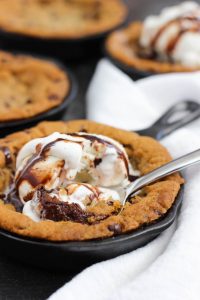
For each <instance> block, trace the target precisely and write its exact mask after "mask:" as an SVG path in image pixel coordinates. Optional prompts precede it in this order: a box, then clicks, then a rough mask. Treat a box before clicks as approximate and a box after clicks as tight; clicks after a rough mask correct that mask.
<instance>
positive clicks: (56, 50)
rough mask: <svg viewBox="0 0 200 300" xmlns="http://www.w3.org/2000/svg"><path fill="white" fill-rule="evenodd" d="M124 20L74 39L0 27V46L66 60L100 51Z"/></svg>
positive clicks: (88, 55)
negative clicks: (19, 31)
mask: <svg viewBox="0 0 200 300" xmlns="http://www.w3.org/2000/svg"><path fill="white" fill-rule="evenodd" d="M126 20H127V17H125V19H124V20H123V21H122V22H121V23H119V24H118V25H117V26H115V27H112V28H111V29H109V30H106V31H103V32H101V33H97V34H93V35H90V36H85V37H80V38H76V39H70V38H66V39H64V38H63V39H61V38H39V37H32V36H28V35H24V34H19V33H13V32H7V31H4V30H2V29H0V41H1V47H2V48H4V49H9V50H19V51H28V52H29V51H32V52H35V53H39V54H48V55H51V56H55V57H58V58H61V59H67V60H74V59H82V58H85V57H90V56H91V55H92V56H94V54H95V55H96V54H97V53H98V52H100V50H101V44H102V42H103V41H104V39H105V37H106V36H107V35H108V34H109V33H111V32H112V31H113V30H116V29H118V28H120V27H121V26H123V25H125V24H126Z"/></svg>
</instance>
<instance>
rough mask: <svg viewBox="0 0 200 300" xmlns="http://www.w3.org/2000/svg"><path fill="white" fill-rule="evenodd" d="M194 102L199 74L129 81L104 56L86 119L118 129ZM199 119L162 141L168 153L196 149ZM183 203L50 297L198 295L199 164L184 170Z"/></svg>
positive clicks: (185, 299)
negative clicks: (125, 250)
mask: <svg viewBox="0 0 200 300" xmlns="http://www.w3.org/2000/svg"><path fill="white" fill-rule="evenodd" d="M183 99H184V100H185V99H190V100H196V101H199V102H200V73H198V72H197V73H192V74H187V73H186V74H169V75H157V76H152V77H149V78H147V79H142V80H140V81H137V82H133V81H132V80H131V79H130V78H129V77H128V76H126V75H125V74H123V73H122V72H121V71H120V70H118V69H117V68H116V67H114V66H113V65H112V64H111V63H109V62H108V61H106V60H102V61H101V62H100V63H99V64H98V66H97V70H96V72H95V75H94V77H93V80H92V82H91V84H90V87H89V90H88V94H87V104H88V106H87V113H88V118H89V119H92V120H95V121H98V122H102V123H106V124H110V125H113V126H116V127H121V128H124V129H139V128H140V129H141V128H144V127H147V126H149V125H150V124H152V123H153V122H154V121H155V120H156V118H158V117H159V116H160V115H161V114H162V113H163V112H164V111H165V110H166V109H167V108H169V106H171V105H172V104H174V103H176V102H177V101H181V100H183ZM199 125H200V120H198V121H195V122H194V123H193V124H191V125H189V126H187V129H179V130H178V131H177V132H175V133H173V134H171V135H170V136H168V137H166V138H165V139H164V140H163V141H162V143H163V144H164V145H165V146H166V147H167V148H168V149H169V150H170V152H171V154H172V155H173V156H174V157H178V156H180V155H182V154H185V153H187V152H189V151H192V150H194V149H197V148H199V147H200V137H199V134H200V126H199ZM184 176H185V178H186V185H185V194H184V202H183V206H182V209H181V213H180V215H179V217H178V221H177V224H173V226H171V227H170V228H169V229H168V230H166V231H165V232H164V233H163V234H161V235H160V236H159V237H158V238H157V239H155V240H154V241H152V242H151V243H149V244H148V245H146V246H144V247H142V248H139V249H137V250H135V251H132V252H131V253H129V254H125V255H122V256H120V257H117V258H114V259H111V260H108V261H105V262H101V263H98V264H95V265H93V266H91V267H89V268H87V269H86V270H84V271H83V272H81V273H80V274H79V275H77V276H76V277H75V278H74V279H72V280H71V281H70V282H69V283H66V284H65V285H64V287H62V288H61V289H59V290H58V291H57V292H55V293H54V294H53V295H52V296H51V297H50V299H51V300H61V299H67V300H75V299H81V300H86V299H87V300H88V299H95V300H108V299H110V300H118V299H119V300H129V299H130V300H132V299H134V300H146V299H162V300H179V299H180V300H197V299H200V284H199V278H200V255H199V249H200V234H199V228H200V199H199V198H200V187H199V182H200V167H199V166H195V167H192V168H190V169H187V170H186V171H185V172H184Z"/></svg>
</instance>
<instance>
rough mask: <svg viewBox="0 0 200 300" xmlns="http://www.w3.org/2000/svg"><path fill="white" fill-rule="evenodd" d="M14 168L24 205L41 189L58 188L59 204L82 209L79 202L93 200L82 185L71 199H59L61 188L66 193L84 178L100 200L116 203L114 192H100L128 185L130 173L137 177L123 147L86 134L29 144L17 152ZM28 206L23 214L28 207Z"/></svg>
mask: <svg viewBox="0 0 200 300" xmlns="http://www.w3.org/2000/svg"><path fill="white" fill-rule="evenodd" d="M16 167H17V171H16V176H15V184H16V187H17V189H18V193H19V196H20V199H21V201H22V202H23V203H25V202H27V201H29V200H32V199H33V197H34V191H35V190H37V188H38V187H39V186H43V187H44V188H45V189H46V190H48V191H51V190H52V189H58V188H59V199H61V201H68V202H69V203H72V202H73V203H78V204H79V205H80V206H81V207H82V208H83V202H82V200H81V199H85V198H86V197H87V198H88V197H90V196H92V195H91V193H94V190H92V189H91V188H89V189H88V187H86V185H84V184H83V185H78V188H76V189H75V190H74V191H73V193H72V194H71V195H68V194H66V192H64V194H62V195H60V193H61V191H62V189H60V187H63V188H65V187H67V189H69V184H70V183H73V182H74V183H76V184H77V182H79V181H80V178H81V179H83V180H82V181H83V182H85V174H87V175H88V174H89V180H88V183H89V184H92V185H95V186H99V191H100V193H99V198H101V197H104V198H105V199H107V198H110V197H111V198H113V199H114V200H116V199H118V200H119V196H118V195H117V194H116V192H115V191H114V192H112V193H111V191H110V190H101V188H103V187H104V188H105V187H113V186H119V185H121V186H124V185H126V184H128V183H129V173H131V175H133V174H137V171H135V170H133V168H132V167H131V165H130V163H129V160H128V157H127V154H126V152H125V150H124V148H123V147H122V145H120V144H119V143H118V142H116V141H114V140H113V139H111V138H108V137H105V136H102V135H95V134H86V133H74V134H60V133H53V134H51V135H50V136H48V137H45V138H40V139H35V140H32V141H30V142H29V143H27V144H26V145H25V146H24V147H23V148H22V149H21V151H20V152H19V154H18V157H17V162H16ZM82 181H81V182H82ZM88 193H90V194H89V195H88ZM106 195H107V196H106ZM93 198H94V197H93ZM105 199H104V200H105ZM27 205H28V206H25V207H24V210H25V211H26V209H27V207H31V206H30V203H29V204H27Z"/></svg>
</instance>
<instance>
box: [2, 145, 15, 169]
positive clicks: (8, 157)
mask: <svg viewBox="0 0 200 300" xmlns="http://www.w3.org/2000/svg"><path fill="white" fill-rule="evenodd" d="M0 151H2V152H3V154H4V156H5V161H6V165H10V164H11V163H12V161H13V160H12V155H11V152H10V149H9V148H8V147H5V146H0Z"/></svg>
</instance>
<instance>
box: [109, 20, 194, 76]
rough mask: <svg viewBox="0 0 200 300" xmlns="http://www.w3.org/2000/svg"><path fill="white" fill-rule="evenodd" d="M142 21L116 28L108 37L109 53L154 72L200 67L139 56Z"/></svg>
mask: <svg viewBox="0 0 200 300" xmlns="http://www.w3.org/2000/svg"><path fill="white" fill-rule="evenodd" d="M142 26H143V25H142V23H141V22H133V23H131V24H130V25H129V26H128V27H125V28H123V29H121V30H116V31H114V32H113V33H111V34H110V35H109V36H108V38H107V39H106V43H105V47H106V50H107V52H108V54H109V55H110V56H111V57H112V58H114V59H115V60H117V61H119V62H120V63H121V64H124V65H125V66H128V67H131V68H133V70H134V69H137V70H141V71H146V72H152V73H170V72H191V71H197V70H199V68H189V67H186V66H183V65H181V64H178V63H169V62H161V61H157V60H154V59H145V58H141V57H139V56H138V54H137V53H138V52H139V51H140V49H139V43H138V41H139V37H140V35H141V31H142Z"/></svg>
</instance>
